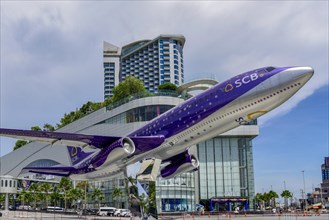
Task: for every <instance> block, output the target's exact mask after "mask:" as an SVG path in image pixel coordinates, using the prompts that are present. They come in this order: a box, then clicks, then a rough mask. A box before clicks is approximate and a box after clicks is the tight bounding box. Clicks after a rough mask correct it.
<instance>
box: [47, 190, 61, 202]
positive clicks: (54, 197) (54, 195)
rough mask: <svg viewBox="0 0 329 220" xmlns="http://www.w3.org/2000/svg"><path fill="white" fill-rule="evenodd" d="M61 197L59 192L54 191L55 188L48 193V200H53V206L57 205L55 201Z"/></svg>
mask: <svg viewBox="0 0 329 220" xmlns="http://www.w3.org/2000/svg"><path fill="white" fill-rule="evenodd" d="M61 198H62V195H61V194H60V193H59V192H57V191H55V190H54V191H53V192H52V193H51V194H50V201H52V202H53V204H54V206H57V202H58V200H60V199H61Z"/></svg>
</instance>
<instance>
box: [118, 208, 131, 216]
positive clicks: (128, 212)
mask: <svg viewBox="0 0 329 220" xmlns="http://www.w3.org/2000/svg"><path fill="white" fill-rule="evenodd" d="M120 216H121V217H131V212H130V210H129V209H122V210H121V214H120Z"/></svg>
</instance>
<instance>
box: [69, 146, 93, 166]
mask: <svg viewBox="0 0 329 220" xmlns="http://www.w3.org/2000/svg"><path fill="white" fill-rule="evenodd" d="M67 150H68V152H69V155H70V159H71V163H72V165H73V166H74V165H76V164H77V163H79V162H80V161H82V160H84V159H85V158H86V157H88V156H89V155H90V154H92V153H93V152H84V151H82V150H81V148H80V147H75V146H67Z"/></svg>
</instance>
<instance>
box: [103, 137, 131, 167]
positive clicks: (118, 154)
mask: <svg viewBox="0 0 329 220" xmlns="http://www.w3.org/2000/svg"><path fill="white" fill-rule="evenodd" d="M135 149H136V147H135V144H134V142H133V141H132V140H131V139H130V138H129V137H125V138H122V139H120V140H119V141H118V142H116V143H115V144H114V146H113V149H112V150H111V152H110V153H109V155H108V156H107V159H106V164H108V163H111V162H115V161H118V160H121V159H123V158H125V157H127V156H129V155H131V154H133V153H134V152H135Z"/></svg>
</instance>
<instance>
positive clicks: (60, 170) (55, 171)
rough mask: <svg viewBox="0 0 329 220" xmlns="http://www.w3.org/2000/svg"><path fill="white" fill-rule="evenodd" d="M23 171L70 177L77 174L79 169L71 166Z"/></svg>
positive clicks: (34, 168)
mask: <svg viewBox="0 0 329 220" xmlns="http://www.w3.org/2000/svg"><path fill="white" fill-rule="evenodd" d="M22 171H26V172H30V173H40V174H47V175H57V176H69V175H70V174H72V173H76V172H77V169H76V168H74V167H69V166H53V167H24V168H23V169H22Z"/></svg>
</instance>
